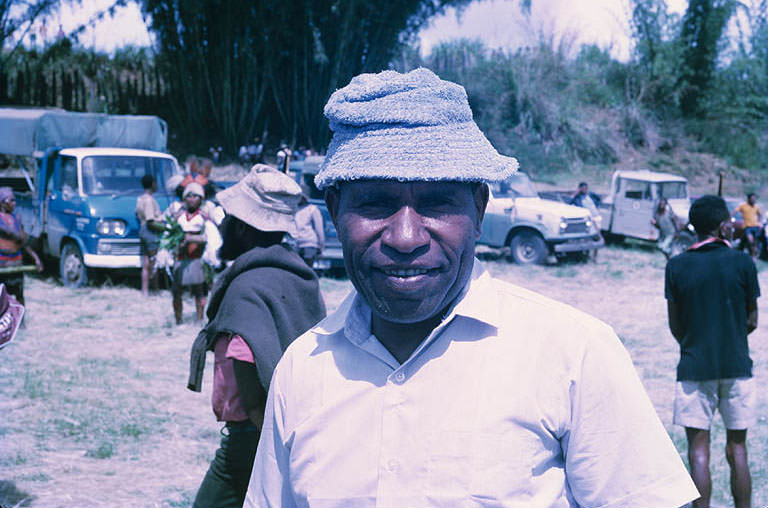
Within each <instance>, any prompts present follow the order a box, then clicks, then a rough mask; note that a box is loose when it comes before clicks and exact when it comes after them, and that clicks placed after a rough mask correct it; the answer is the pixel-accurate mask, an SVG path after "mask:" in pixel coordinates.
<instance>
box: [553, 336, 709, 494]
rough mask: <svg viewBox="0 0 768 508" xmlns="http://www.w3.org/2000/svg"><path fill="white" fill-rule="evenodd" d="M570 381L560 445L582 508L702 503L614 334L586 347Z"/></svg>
mask: <svg viewBox="0 0 768 508" xmlns="http://www.w3.org/2000/svg"><path fill="white" fill-rule="evenodd" d="M572 380H573V381H572V386H571V396H570V398H571V424H570V428H569V429H568V431H567V432H566V433H565V435H564V437H563V439H562V441H561V443H562V446H563V453H564V455H565V471H566V476H567V481H568V485H569V487H570V489H571V493H572V495H573V497H574V498H575V500H576V501H577V502H578V504H579V506H600V507H601V508H619V507H620V508H676V507H679V506H682V505H684V504H686V503H687V502H689V501H691V500H693V499H696V498H697V497H699V494H698V492H697V490H696V487H695V486H694V484H693V482H692V480H691V477H690V475H689V474H688V471H687V470H686V468H685V466H684V465H683V462H682V460H681V459H680V456H679V454H678V452H677V450H676V449H675V446H674V444H673V443H672V440H671V439H670V438H669V435H668V434H667V432H666V430H665V429H664V426H663V425H662V423H661V421H660V420H659V418H658V416H657V415H656V411H655V410H654V408H653V405H652V404H651V401H650V399H649V398H648V395H647V394H646V392H645V389H644V388H643V386H642V383H641V382H640V378H639V377H638V375H637V373H636V371H635V368H634V366H633V364H632V360H631V359H630V357H629V353H627V351H626V349H624V347H623V345H622V344H621V342H620V341H619V340H618V337H616V336H615V334H613V333H612V332H610V331H606V332H605V333H599V335H598V336H597V337H593V340H590V341H589V342H588V343H587V345H586V346H585V347H584V350H583V353H582V355H581V361H580V362H578V363H577V365H576V367H575V370H574V372H573V374H572Z"/></svg>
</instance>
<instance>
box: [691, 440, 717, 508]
mask: <svg viewBox="0 0 768 508" xmlns="http://www.w3.org/2000/svg"><path fill="white" fill-rule="evenodd" d="M685 436H686V437H687V438H688V465H689V466H690V468H691V478H693V483H694V484H696V488H697V489H699V494H701V497H700V498H698V499H697V500H695V501H694V502H693V508H709V498H710V496H711V495H712V479H711V478H710V476H709V431H708V430H703V429H694V428H691V427H686V428H685Z"/></svg>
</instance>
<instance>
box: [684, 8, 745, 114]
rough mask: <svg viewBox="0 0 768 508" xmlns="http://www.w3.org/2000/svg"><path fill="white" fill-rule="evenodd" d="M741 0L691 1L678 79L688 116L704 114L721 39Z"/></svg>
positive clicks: (686, 14) (685, 20)
mask: <svg viewBox="0 0 768 508" xmlns="http://www.w3.org/2000/svg"><path fill="white" fill-rule="evenodd" d="M738 3H739V2H738V0H689V1H688V9H687V10H686V11H685V16H683V22H682V29H681V32H680V43H681V44H682V45H683V65H682V66H681V69H680V76H679V80H680V83H681V84H682V86H683V87H684V90H683V94H682V97H681V101H680V108H681V111H682V112H683V114H684V115H685V116H688V117H691V116H696V117H702V116H703V115H704V114H705V110H704V109H703V108H702V107H701V105H702V104H701V103H702V97H703V96H704V94H705V93H706V92H707V91H708V90H709V89H710V87H711V85H712V77H713V74H714V71H715V65H716V63H717V56H718V54H719V47H718V43H719V42H720V38H721V36H722V34H723V31H724V30H725V27H726V25H727V24H728V20H729V19H730V18H731V15H732V14H733V12H734V11H735V10H736V7H737V5H738Z"/></svg>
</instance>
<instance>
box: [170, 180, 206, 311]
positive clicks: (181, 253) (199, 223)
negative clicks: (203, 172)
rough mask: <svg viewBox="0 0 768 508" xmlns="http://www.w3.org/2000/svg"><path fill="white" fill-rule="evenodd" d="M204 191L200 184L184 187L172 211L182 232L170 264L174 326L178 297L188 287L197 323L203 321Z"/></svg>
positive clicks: (179, 300) (204, 285) (181, 303)
mask: <svg viewBox="0 0 768 508" xmlns="http://www.w3.org/2000/svg"><path fill="white" fill-rule="evenodd" d="M204 195H205V191H204V190H203V187H202V185H200V184H198V183H195V182H191V183H189V184H187V185H186V186H185V187H184V194H183V195H182V198H183V200H184V206H183V207H182V208H180V209H179V210H178V212H176V216H175V217H174V219H175V220H176V221H177V222H178V223H179V226H181V229H182V230H183V231H184V239H183V240H182V241H181V244H180V245H179V247H178V249H177V251H176V263H175V264H174V265H173V287H172V288H171V292H172V294H173V315H174V317H175V318H176V324H181V321H182V310H183V302H182V294H183V292H184V289H185V288H189V290H190V291H191V293H192V295H193V296H194V297H195V310H196V316H197V321H199V322H200V321H202V320H203V311H204V310H205V297H206V295H207V294H208V285H207V283H206V278H205V269H204V267H203V252H204V250H205V243H206V235H205V223H206V221H208V220H210V219H209V218H208V217H207V216H206V215H205V214H204V213H203V212H202V211H201V209H200V207H201V205H202V202H203V199H204Z"/></svg>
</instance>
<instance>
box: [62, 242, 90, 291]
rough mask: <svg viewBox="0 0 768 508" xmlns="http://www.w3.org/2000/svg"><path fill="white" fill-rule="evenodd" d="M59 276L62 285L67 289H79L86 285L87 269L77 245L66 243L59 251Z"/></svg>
mask: <svg viewBox="0 0 768 508" xmlns="http://www.w3.org/2000/svg"><path fill="white" fill-rule="evenodd" d="M59 275H60V276H61V282H62V284H64V285H65V286H67V287H71V288H79V287H83V286H85V285H87V284H88V269H87V268H86V266H85V263H84V262H83V254H82V253H81V252H80V248H79V247H78V246H77V244H74V243H67V244H64V247H63V248H62V249H61V258H60V259H59Z"/></svg>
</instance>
